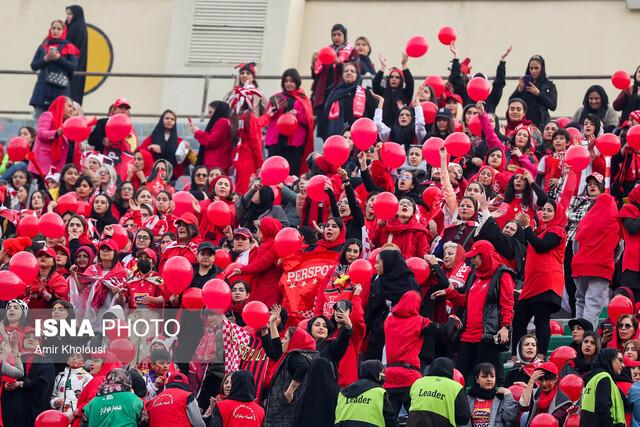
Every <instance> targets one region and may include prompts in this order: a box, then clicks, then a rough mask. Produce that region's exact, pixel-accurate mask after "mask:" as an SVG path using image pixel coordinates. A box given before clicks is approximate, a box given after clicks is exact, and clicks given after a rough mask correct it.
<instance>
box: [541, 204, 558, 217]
mask: <svg viewBox="0 0 640 427" xmlns="http://www.w3.org/2000/svg"><path fill="white" fill-rule="evenodd" d="M541 216H542V221H544V222H549V221H551V220H552V219H553V218H554V217H555V216H556V210H555V209H554V208H553V205H552V204H551V203H545V205H544V207H543V208H542V215H541Z"/></svg>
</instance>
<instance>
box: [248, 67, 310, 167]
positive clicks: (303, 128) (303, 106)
mask: <svg viewBox="0 0 640 427" xmlns="http://www.w3.org/2000/svg"><path fill="white" fill-rule="evenodd" d="M280 85H281V86H282V92H280V93H276V94H275V95H273V96H272V97H271V98H269V106H268V109H267V114H266V116H262V117H261V118H260V123H261V125H262V126H265V125H266V124H267V123H268V128H267V135H266V137H265V145H266V146H267V151H268V152H269V157H271V156H282V157H284V158H285V159H287V161H288V162H289V171H290V173H291V175H296V176H299V175H300V170H301V166H302V167H303V168H304V169H306V163H303V162H302V159H305V158H306V157H307V156H308V155H309V153H311V152H312V151H313V129H314V127H315V120H314V118H313V107H312V106H311V101H310V100H309V98H308V97H307V95H306V94H305V93H304V90H303V89H301V87H300V86H301V85H302V79H301V78H300V74H299V73H298V70H296V69H295V68H289V69H287V70H285V71H284V73H282V80H281V82H280ZM274 101H275V103H274ZM272 103H274V104H275V105H272ZM285 113H291V114H293V115H294V116H295V117H296V119H297V120H298V128H297V129H296V131H295V133H294V134H293V135H291V136H286V135H282V134H281V133H280V132H279V131H278V126H277V123H278V119H279V118H280V117H282V115H283V114H285ZM267 120H268V122H267Z"/></svg>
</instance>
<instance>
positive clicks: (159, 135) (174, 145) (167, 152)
mask: <svg viewBox="0 0 640 427" xmlns="http://www.w3.org/2000/svg"><path fill="white" fill-rule="evenodd" d="M167 114H173V117H174V118H175V119H176V123H175V124H174V126H173V128H172V129H171V130H170V131H169V139H165V137H164V133H165V127H164V116H166V115H167ZM150 138H151V143H152V144H155V145H159V146H160V154H155V153H154V154H155V156H154V160H157V159H159V158H160V159H165V160H167V161H169V162H170V163H171V164H172V165H173V166H175V165H176V164H177V163H178V162H177V160H176V150H177V149H178V115H177V114H176V113H174V112H173V111H172V110H164V111H163V112H162V114H161V115H160V119H159V120H158V123H157V124H156V127H154V128H153V132H151V136H150Z"/></svg>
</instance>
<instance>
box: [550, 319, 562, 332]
mask: <svg viewBox="0 0 640 427" xmlns="http://www.w3.org/2000/svg"><path fill="white" fill-rule="evenodd" d="M549 328H550V329H551V335H564V329H562V326H561V325H560V323H558V322H557V321H556V320H549Z"/></svg>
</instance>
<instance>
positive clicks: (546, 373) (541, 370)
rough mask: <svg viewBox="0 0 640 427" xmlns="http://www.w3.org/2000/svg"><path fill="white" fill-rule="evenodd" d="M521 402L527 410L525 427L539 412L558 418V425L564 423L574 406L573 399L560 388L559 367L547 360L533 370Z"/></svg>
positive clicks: (521, 405)
mask: <svg viewBox="0 0 640 427" xmlns="http://www.w3.org/2000/svg"><path fill="white" fill-rule="evenodd" d="M538 384H539V385H538ZM536 385H538V386H537V387H536ZM519 404H520V407H521V408H522V410H523V411H525V414H524V415H523V417H526V421H525V422H524V424H523V425H524V426H525V427H527V426H529V425H531V423H532V421H533V420H534V419H535V417H536V415H539V414H550V415H552V416H553V417H554V418H555V419H556V420H558V425H564V420H565V418H566V417H567V415H568V412H569V409H570V408H571V407H572V406H573V402H572V401H571V399H570V398H569V397H568V396H567V395H566V394H565V393H564V392H563V391H562V390H561V389H560V387H559V385H558V367H557V366H556V365H555V364H553V363H551V362H545V363H543V364H541V365H540V366H538V367H537V368H536V369H535V370H534V371H533V373H532V374H531V378H530V379H529V382H528V383H527V386H526V387H525V389H524V392H523V393H522V396H521V397H520V402H519Z"/></svg>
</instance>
